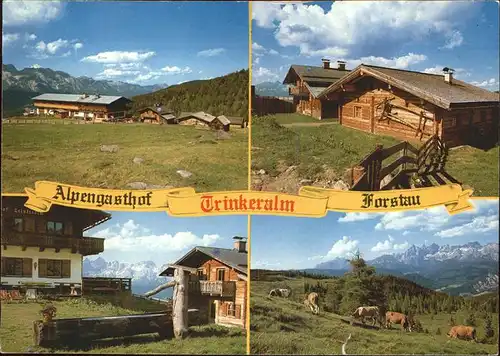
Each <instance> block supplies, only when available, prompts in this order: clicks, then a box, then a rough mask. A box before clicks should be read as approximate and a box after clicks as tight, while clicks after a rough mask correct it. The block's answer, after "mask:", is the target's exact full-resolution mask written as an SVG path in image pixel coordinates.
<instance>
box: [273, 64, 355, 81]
mask: <svg viewBox="0 0 500 356" xmlns="http://www.w3.org/2000/svg"><path fill="white" fill-rule="evenodd" d="M349 72H350V71H349V70H339V69H337V68H329V69H325V68H323V67H315V66H306V65H298V64H293V65H292V66H291V67H290V69H289V70H288V73H287V74H286V76H285V80H284V81H283V84H295V82H296V81H297V77H298V78H300V79H301V80H303V81H304V82H306V83H309V84H310V85H312V86H315V85H313V84H311V83H314V82H316V83H318V82H321V83H334V82H336V81H337V80H339V79H340V78H342V77H343V76H345V75H346V74H348V73H349Z"/></svg>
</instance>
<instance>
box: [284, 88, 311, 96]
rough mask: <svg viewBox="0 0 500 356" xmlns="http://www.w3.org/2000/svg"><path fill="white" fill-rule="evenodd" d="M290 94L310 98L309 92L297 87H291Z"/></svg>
mask: <svg viewBox="0 0 500 356" xmlns="http://www.w3.org/2000/svg"><path fill="white" fill-rule="evenodd" d="M288 94H290V95H296V96H309V92H308V91H307V89H306V88H305V87H297V86H294V87H289V88H288Z"/></svg>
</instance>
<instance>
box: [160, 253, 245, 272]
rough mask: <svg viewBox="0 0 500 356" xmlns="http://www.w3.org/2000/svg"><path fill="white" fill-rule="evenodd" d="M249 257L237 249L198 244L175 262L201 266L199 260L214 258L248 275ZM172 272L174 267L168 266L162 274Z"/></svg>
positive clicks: (204, 260)
mask: <svg viewBox="0 0 500 356" xmlns="http://www.w3.org/2000/svg"><path fill="white" fill-rule="evenodd" d="M247 258H248V254H247V253H244V252H238V251H236V250H231V249H227V248H218V247H205V246H197V247H195V248H193V249H192V250H190V251H189V252H188V253H186V254H185V255H184V256H182V257H181V258H180V259H179V260H177V261H176V262H175V263H173V264H174V265H180V266H187V267H194V268H196V267H199V266H198V265H197V264H199V263H198V262H199V261H203V262H202V263H201V264H203V263H205V262H206V261H208V260H211V259H214V260H217V261H219V262H220V263H222V264H224V265H226V266H228V267H230V268H234V269H235V270H237V271H238V272H240V273H242V274H243V275H245V276H246V275H247V266H248V262H247ZM172 274H173V269H172V268H167V269H166V270H164V271H163V272H161V273H160V276H171V275H172Z"/></svg>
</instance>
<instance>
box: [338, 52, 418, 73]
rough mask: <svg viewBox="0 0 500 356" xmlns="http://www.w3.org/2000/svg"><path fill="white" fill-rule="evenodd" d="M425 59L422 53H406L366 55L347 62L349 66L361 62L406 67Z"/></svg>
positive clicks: (390, 66)
mask: <svg viewBox="0 0 500 356" xmlns="http://www.w3.org/2000/svg"><path fill="white" fill-rule="evenodd" d="M425 60H427V56H426V55H424V54H416V53H408V54H407V55H404V56H400V57H392V58H385V57H375V56H367V57H361V58H358V59H348V60H347V63H348V64H349V65H350V66H351V68H354V67H357V66H358V65H360V64H361V63H363V64H371V65H376V66H382V67H389V68H396V69H408V68H409V67H411V66H412V65H414V64H417V63H420V62H423V61H425Z"/></svg>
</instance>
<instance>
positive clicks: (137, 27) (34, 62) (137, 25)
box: [2, 0, 248, 84]
mask: <svg viewBox="0 0 500 356" xmlns="http://www.w3.org/2000/svg"><path fill="white" fill-rule="evenodd" d="M2 7H3V34H2V42H3V63H9V64H14V65H15V66H16V67H17V68H18V69H20V68H24V67H30V66H41V67H48V68H51V69H55V70H61V71H64V72H67V73H69V74H71V75H73V76H89V77H93V78H97V79H111V80H122V81H128V82H134V83H138V84H155V83H167V84H176V83H179V82H184V81H188V80H194V79H206V78H212V77H217V76H221V75H224V74H227V73H230V72H234V71H237V70H240V69H244V68H248V4H247V3H244V2H196V3H192V2H191V3H189V2H187V3H171V2H170V3H167V2H142V1H130V2H114V1H106V2H88V1H87V2H60V1H43V2H37V1H18V0H16V1H3V4H2Z"/></svg>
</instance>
